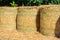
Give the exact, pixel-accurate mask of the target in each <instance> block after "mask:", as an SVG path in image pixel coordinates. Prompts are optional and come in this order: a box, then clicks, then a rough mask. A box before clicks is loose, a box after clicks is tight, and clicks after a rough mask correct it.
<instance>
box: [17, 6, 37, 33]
mask: <svg viewBox="0 0 60 40" xmlns="http://www.w3.org/2000/svg"><path fill="white" fill-rule="evenodd" d="M36 16H37V7H20V8H19V10H18V15H17V30H18V31H20V32H36V30H37V28H36Z"/></svg>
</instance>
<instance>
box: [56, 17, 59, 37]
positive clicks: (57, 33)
mask: <svg viewBox="0 0 60 40" xmlns="http://www.w3.org/2000/svg"><path fill="white" fill-rule="evenodd" d="M55 36H56V37H57V38H60V17H59V18H58V20H57V22H56V28H55Z"/></svg>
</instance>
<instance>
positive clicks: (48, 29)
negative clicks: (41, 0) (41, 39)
mask: <svg viewBox="0 0 60 40" xmlns="http://www.w3.org/2000/svg"><path fill="white" fill-rule="evenodd" d="M44 7H45V8H43V9H42V11H41V13H40V32H41V33H42V34H43V35H49V36H55V34H59V33H60V29H59V28H60V27H59V22H60V21H59V22H58V23H57V21H58V19H59V17H60V6H59V5H49V6H47V7H46V6H44Z"/></svg>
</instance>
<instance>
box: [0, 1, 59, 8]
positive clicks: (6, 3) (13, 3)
mask: <svg viewBox="0 0 60 40" xmlns="http://www.w3.org/2000/svg"><path fill="white" fill-rule="evenodd" d="M49 4H60V0H0V6H13V7H15V6H39V5H49Z"/></svg>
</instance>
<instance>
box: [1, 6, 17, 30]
mask: <svg viewBox="0 0 60 40" xmlns="http://www.w3.org/2000/svg"><path fill="white" fill-rule="evenodd" d="M16 14H17V8H13V7H0V29H5V30H15V29H16Z"/></svg>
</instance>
